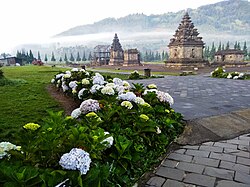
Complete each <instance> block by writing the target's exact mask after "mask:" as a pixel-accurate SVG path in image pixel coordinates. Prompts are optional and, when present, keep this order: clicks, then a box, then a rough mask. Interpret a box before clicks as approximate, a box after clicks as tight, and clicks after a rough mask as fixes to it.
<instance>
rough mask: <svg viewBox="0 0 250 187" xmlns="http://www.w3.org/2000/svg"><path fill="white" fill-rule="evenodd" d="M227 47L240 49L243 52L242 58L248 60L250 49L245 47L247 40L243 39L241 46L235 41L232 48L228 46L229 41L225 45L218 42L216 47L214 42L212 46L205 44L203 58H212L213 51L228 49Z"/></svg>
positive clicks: (249, 58)
mask: <svg viewBox="0 0 250 187" xmlns="http://www.w3.org/2000/svg"><path fill="white" fill-rule="evenodd" d="M228 49H237V50H242V51H243V52H244V58H245V60H250V51H248V48H247V42H246V41H245V42H244V43H243V46H242V47H241V43H240V42H238V41H236V42H235V44H234V46H233V48H232V47H231V46H230V42H229V41H228V42H227V43H226V44H225V45H224V44H222V43H221V42H219V45H218V47H216V46H215V44H214V42H213V43H212V46H211V47H210V46H206V47H205V48H204V58H205V59H206V60H214V56H215V53H216V52H218V51H223V50H228Z"/></svg>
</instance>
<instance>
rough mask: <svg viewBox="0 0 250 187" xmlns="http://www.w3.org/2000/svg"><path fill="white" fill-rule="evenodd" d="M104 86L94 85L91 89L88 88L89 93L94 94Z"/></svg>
mask: <svg viewBox="0 0 250 187" xmlns="http://www.w3.org/2000/svg"><path fill="white" fill-rule="evenodd" d="M103 87H104V86H101V85H99V84H94V85H93V86H92V87H91V88H90V93H92V94H94V93H96V92H97V91H99V90H100V89H102V88H103Z"/></svg>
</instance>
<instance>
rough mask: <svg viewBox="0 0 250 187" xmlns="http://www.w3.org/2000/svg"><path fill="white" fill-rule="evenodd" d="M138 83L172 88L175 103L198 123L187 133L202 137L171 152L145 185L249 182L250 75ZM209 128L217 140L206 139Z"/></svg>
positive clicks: (244, 186)
mask: <svg viewBox="0 0 250 187" xmlns="http://www.w3.org/2000/svg"><path fill="white" fill-rule="evenodd" d="M133 82H139V83H144V85H148V84H156V85H157V86H158V89H159V90H161V91H165V92H168V93H169V94H170V95H171V96H172V97H173V98H174V100H175V104H174V105H173V108H174V109H175V110H176V111H177V112H180V113H182V114H183V115H184V119H186V120H188V121H193V122H195V124H196V126H195V125H194V126H192V130H191V134H187V135H185V133H184V136H188V135H190V136H191V135H192V137H191V138H193V137H195V136H197V137H198V139H201V141H200V143H198V144H197V143H196V145H184V146H179V148H178V149H177V150H174V151H172V152H171V153H170V154H169V155H168V156H167V158H166V159H165V160H164V161H163V162H162V164H161V165H160V166H159V167H158V168H157V169H156V171H154V172H153V173H152V177H151V178H150V179H149V180H148V181H147V182H146V183H145V185H144V186H146V187H196V186H197V187H199V186H208V187H250V133H249V132H250V115H249V114H250V110H249V108H250V80H244V81H240V80H228V79H214V78H210V77H208V76H204V75H198V76H186V77H180V76H178V77H174V76H167V77H165V78H162V79H157V80H154V79H147V80H139V81H133ZM242 109H246V110H245V111H244V110H242ZM195 127H196V128H195ZM199 129H203V131H200V130H199ZM204 132H205V133H206V132H207V134H208V135H207V136H213V137H212V138H211V139H214V141H207V140H210V139H209V138H207V137H204V138H203V135H205V134H204ZM243 132H245V133H244V134H243V135H239V134H242V133H243ZM195 133H196V134H195ZM202 133H203V134H202ZM228 137H236V138H228ZM225 138H227V140H225ZM217 139H219V140H221V141H215V140H217ZM222 139H223V140H222ZM187 140H188V141H186V142H185V141H184V142H185V143H184V144H189V143H190V139H187ZM204 141H207V142H204ZM194 142H195V141H194ZM194 144H195V143H194Z"/></svg>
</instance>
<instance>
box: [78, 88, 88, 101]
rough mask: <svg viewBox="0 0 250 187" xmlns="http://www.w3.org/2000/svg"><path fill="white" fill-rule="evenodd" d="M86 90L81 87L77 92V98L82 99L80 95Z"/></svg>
mask: <svg viewBox="0 0 250 187" xmlns="http://www.w3.org/2000/svg"><path fill="white" fill-rule="evenodd" d="M85 90H87V89H86V88H82V89H81V90H80V91H79V92H78V98H79V99H82V95H83V92H84V91H85Z"/></svg>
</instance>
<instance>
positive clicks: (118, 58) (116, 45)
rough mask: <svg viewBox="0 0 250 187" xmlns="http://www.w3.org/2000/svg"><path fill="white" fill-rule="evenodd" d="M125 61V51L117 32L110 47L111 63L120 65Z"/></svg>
mask: <svg viewBox="0 0 250 187" xmlns="http://www.w3.org/2000/svg"><path fill="white" fill-rule="evenodd" d="M123 62H124V51H123V49H122V45H121V44H120V42H119V39H118V36H117V34H116V33H115V37H114V39H113V43H112V45H111V49H110V61H109V65H111V66H120V65H123Z"/></svg>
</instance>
